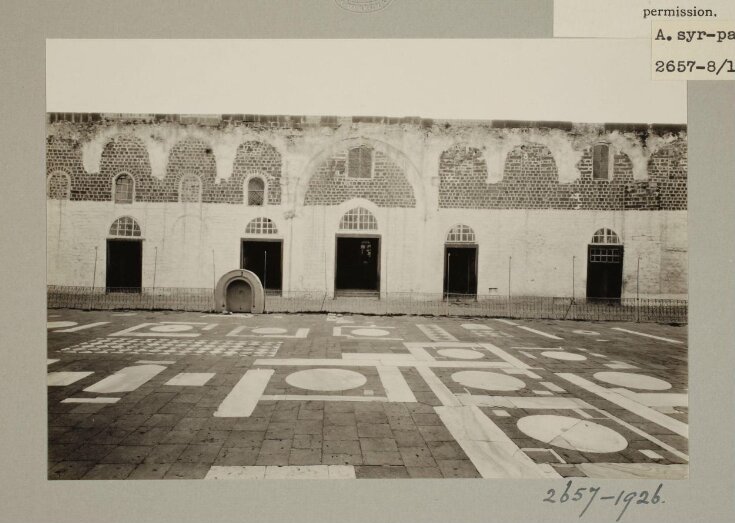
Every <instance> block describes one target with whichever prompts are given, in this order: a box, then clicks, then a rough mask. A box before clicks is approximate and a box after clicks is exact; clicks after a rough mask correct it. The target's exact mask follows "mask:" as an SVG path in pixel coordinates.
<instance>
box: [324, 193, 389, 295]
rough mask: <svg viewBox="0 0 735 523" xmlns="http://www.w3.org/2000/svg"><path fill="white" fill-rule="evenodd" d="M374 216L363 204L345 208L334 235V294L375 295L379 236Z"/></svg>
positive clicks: (378, 272)
mask: <svg viewBox="0 0 735 523" xmlns="http://www.w3.org/2000/svg"><path fill="white" fill-rule="evenodd" d="M377 231H378V222H377V220H376V219H375V216H373V214H372V213H371V212H370V211H368V210H367V209H365V208H363V207H356V208H354V209H351V210H349V211H347V212H346V213H345V214H344V215H343V216H342V219H341V220H340V222H339V233H338V234H337V238H336V259H335V275H334V292H335V295H336V296H379V294H380V235H379V234H377Z"/></svg>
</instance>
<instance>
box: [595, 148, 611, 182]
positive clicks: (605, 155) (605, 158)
mask: <svg viewBox="0 0 735 523" xmlns="http://www.w3.org/2000/svg"><path fill="white" fill-rule="evenodd" d="M592 179H593V180H609V179H610V146H609V145H608V144H606V143H598V144H595V145H594V147H592Z"/></svg>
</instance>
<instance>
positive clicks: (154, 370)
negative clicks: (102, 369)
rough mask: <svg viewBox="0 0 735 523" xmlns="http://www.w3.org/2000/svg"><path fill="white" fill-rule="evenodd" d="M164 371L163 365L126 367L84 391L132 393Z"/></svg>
mask: <svg viewBox="0 0 735 523" xmlns="http://www.w3.org/2000/svg"><path fill="white" fill-rule="evenodd" d="M164 370H166V367H164V366H162V365H135V366H132V367H125V368H124V369H121V370H119V371H117V372H116V373H115V374H113V375H112V376H108V377H106V378H104V379H103V380H100V381H98V382H97V383H95V384H94V385H90V386H89V387H87V388H86V389H84V390H85V391H86V392H96V393H101V394H108V393H111V392H131V391H134V390H135V389H137V388H138V387H140V386H141V385H143V384H144V383H146V382H147V381H148V380H150V379H151V378H153V377H154V376H156V375H157V374H158V373H160V372H163V371H164Z"/></svg>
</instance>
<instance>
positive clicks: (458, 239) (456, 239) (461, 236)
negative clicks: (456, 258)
mask: <svg viewBox="0 0 735 523" xmlns="http://www.w3.org/2000/svg"><path fill="white" fill-rule="evenodd" d="M447 243H475V231H473V230H472V228H471V227H469V226H468V225H462V224H460V225H455V226H454V227H452V228H451V229H450V230H449V234H447Z"/></svg>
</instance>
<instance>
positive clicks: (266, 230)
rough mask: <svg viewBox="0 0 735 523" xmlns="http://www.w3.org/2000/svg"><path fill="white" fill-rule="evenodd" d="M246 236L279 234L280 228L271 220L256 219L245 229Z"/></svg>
mask: <svg viewBox="0 0 735 523" xmlns="http://www.w3.org/2000/svg"><path fill="white" fill-rule="evenodd" d="M245 234H278V228H277V227H276V224H275V223H273V220H271V219H270V218H255V219H254V220H250V223H248V224H247V226H246V227H245Z"/></svg>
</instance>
